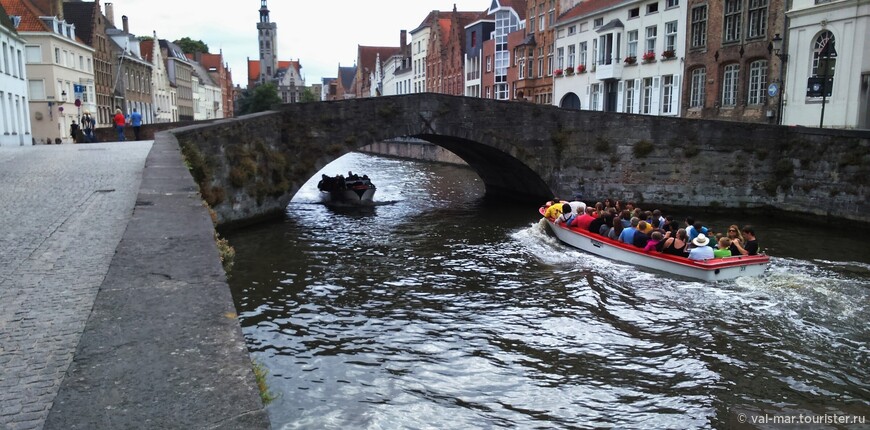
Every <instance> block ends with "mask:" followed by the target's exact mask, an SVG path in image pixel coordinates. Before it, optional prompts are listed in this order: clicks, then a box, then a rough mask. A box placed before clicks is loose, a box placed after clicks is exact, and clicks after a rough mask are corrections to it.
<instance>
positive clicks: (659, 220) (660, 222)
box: [652, 209, 667, 230]
mask: <svg viewBox="0 0 870 430" xmlns="http://www.w3.org/2000/svg"><path fill="white" fill-rule="evenodd" d="M666 222H667V220H666V219H665V217H664V216H662V211H660V210H658V209H655V210H653V212H652V225H653V227H655V228H660V229H662V230H667V229H666V228H665V223H666Z"/></svg>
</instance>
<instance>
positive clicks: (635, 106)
mask: <svg viewBox="0 0 870 430" xmlns="http://www.w3.org/2000/svg"><path fill="white" fill-rule="evenodd" d="M640 85H641V80H640V79H635V80H634V100H633V101H632V103H631V113H640V101H641V97H643V87H641V86H640Z"/></svg>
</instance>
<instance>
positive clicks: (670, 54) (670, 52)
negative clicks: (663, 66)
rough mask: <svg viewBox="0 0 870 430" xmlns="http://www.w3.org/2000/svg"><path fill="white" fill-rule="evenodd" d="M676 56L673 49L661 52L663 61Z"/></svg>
mask: <svg viewBox="0 0 870 430" xmlns="http://www.w3.org/2000/svg"><path fill="white" fill-rule="evenodd" d="M676 55H677V53H676V52H674V50H673V49H668V50H667V51H665V52H662V58H664V59H666V60H667V59H671V58H674V56H676Z"/></svg>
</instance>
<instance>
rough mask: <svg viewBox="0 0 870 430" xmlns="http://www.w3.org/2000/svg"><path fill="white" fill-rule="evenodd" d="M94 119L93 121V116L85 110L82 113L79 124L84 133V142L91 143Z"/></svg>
mask: <svg viewBox="0 0 870 430" xmlns="http://www.w3.org/2000/svg"><path fill="white" fill-rule="evenodd" d="M96 123H97V122H96V121H94V117H92V116H91V113H90V112H88V111H85V113H84V115H82V120H81V126H82V132H83V133H84V134H85V142H87V143H93V142H95V139H94V126H95V125H96Z"/></svg>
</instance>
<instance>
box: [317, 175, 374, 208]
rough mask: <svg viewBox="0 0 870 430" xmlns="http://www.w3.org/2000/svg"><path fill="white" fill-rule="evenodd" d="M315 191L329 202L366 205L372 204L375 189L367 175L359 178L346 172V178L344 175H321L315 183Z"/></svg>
mask: <svg viewBox="0 0 870 430" xmlns="http://www.w3.org/2000/svg"><path fill="white" fill-rule="evenodd" d="M317 189H318V190H320V191H321V192H322V193H325V195H326V196H327V197H328V200H329V201H331V202H335V203H343V204H351V205H367V204H372V199H373V198H374V196H375V191H376V190H377V187H375V184H373V183H372V181H371V179H369V177H368V175H362V176H360V175H356V174H354V173H353V172H347V176H346V177H345V176H344V175H336V176H327V175H323V176H322V177H321V179H320V182H318V183H317Z"/></svg>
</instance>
